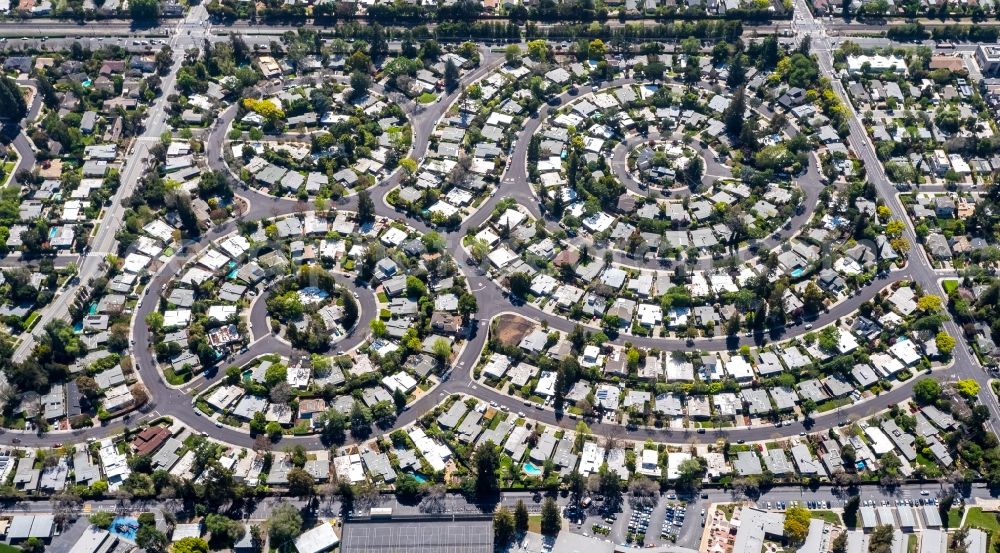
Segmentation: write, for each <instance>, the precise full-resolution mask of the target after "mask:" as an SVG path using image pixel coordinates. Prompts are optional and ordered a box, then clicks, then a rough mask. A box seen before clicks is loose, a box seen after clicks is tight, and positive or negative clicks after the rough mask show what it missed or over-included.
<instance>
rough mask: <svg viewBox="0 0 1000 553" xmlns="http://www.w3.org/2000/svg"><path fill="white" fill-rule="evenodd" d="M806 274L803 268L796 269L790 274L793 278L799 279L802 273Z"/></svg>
mask: <svg viewBox="0 0 1000 553" xmlns="http://www.w3.org/2000/svg"><path fill="white" fill-rule="evenodd" d="M804 272H805V271H804V270H803V269H802V267H796V268H795V269H792V272H791V273H789V274H791V275H792V277H793V278H799V277H800V276H802V273H804Z"/></svg>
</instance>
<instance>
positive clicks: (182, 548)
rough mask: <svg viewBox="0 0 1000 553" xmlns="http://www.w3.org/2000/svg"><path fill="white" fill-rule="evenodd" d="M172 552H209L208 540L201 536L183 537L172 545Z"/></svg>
mask: <svg viewBox="0 0 1000 553" xmlns="http://www.w3.org/2000/svg"><path fill="white" fill-rule="evenodd" d="M170 551H172V553H208V542H207V541H205V540H203V539H201V538H192V537H187V538H181V539H180V540H179V541H176V542H174V544H173V545H172V546H171V547H170Z"/></svg>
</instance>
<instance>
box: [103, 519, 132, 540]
mask: <svg viewBox="0 0 1000 553" xmlns="http://www.w3.org/2000/svg"><path fill="white" fill-rule="evenodd" d="M138 530H139V519H137V518H135V517H117V518H115V520H114V521H113V522H112V523H111V528H108V531H109V532H111V533H112V534H115V535H117V536H121V537H123V538H125V539H127V540H128V541H131V542H134V541H135V533H136V532H137V531H138Z"/></svg>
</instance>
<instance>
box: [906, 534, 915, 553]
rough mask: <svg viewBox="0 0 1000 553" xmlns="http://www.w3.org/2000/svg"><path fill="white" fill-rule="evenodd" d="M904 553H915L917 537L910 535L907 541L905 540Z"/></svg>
mask: <svg viewBox="0 0 1000 553" xmlns="http://www.w3.org/2000/svg"><path fill="white" fill-rule="evenodd" d="M906 553H917V535H916V534H910V537H909V539H907V540H906Z"/></svg>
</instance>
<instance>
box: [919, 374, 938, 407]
mask: <svg viewBox="0 0 1000 553" xmlns="http://www.w3.org/2000/svg"><path fill="white" fill-rule="evenodd" d="M939 397H941V385H940V384H938V381H937V380H934V379H933V378H922V379H920V380H919V381H918V382H917V383H916V384H914V385H913V398H914V399H916V400H917V403H920V404H922V405H927V404H930V403H934V402H935V401H937V400H938V398H939Z"/></svg>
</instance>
